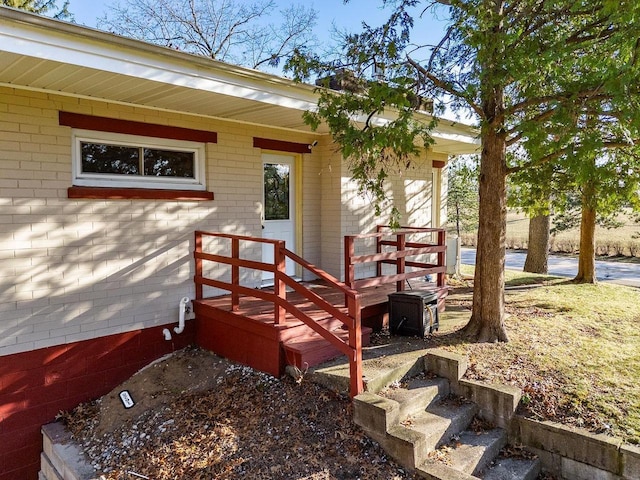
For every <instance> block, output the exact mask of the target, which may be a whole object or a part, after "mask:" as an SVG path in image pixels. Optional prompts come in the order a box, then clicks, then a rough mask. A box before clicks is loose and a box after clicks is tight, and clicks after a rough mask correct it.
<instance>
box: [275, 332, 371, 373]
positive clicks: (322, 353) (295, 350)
mask: <svg viewBox="0 0 640 480" xmlns="http://www.w3.org/2000/svg"><path fill="white" fill-rule="evenodd" d="M372 331H373V330H372V329H371V328H369V327H362V346H363V347H364V346H367V345H369V338H370V335H371V332H372ZM332 333H333V334H334V335H335V336H337V337H339V338H342V339H343V340H344V341H345V342H346V341H347V340H348V338H349V332H348V331H347V330H344V329H342V328H338V329H335V330H333V331H332ZM282 347H283V348H284V352H285V359H286V363H287V364H288V365H294V366H296V367H298V368H299V369H301V370H304V369H306V368H308V367H313V366H315V365H319V364H321V363H323V362H326V361H327V360H331V359H332V358H335V357H339V356H340V355H342V352H341V351H340V350H338V349H337V348H336V347H334V346H333V345H332V344H331V343H329V341H328V340H326V339H324V338H323V337H321V336H320V335H319V334H317V333H314V334H313V335H309V336H306V337H304V338H291V339H288V340H286V341H284V342H282Z"/></svg>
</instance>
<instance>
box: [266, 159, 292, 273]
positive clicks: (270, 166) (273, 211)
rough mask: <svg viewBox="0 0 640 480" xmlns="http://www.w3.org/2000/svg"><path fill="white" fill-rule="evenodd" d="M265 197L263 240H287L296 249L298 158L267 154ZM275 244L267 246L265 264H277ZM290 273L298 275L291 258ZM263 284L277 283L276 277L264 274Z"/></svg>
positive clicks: (289, 247)
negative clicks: (274, 262)
mask: <svg viewBox="0 0 640 480" xmlns="http://www.w3.org/2000/svg"><path fill="white" fill-rule="evenodd" d="M262 166H263V169H262V172H263V185H264V187H263V197H262V200H263V201H262V237H263V238H270V239H273V240H284V241H285V242H286V248H287V249H288V250H291V251H292V252H294V251H295V249H296V225H295V218H296V212H295V207H296V202H295V185H296V184H295V178H294V172H295V168H294V167H295V156H292V155H276V154H270V153H265V154H263V155H262ZM273 253H274V252H273V245H271V244H263V246H262V261H263V262H265V263H273ZM286 269H287V274H288V275H291V276H293V275H295V273H296V271H295V264H294V263H293V262H292V261H291V260H288V259H287V264H286ZM262 280H263V283H269V282H270V281H273V274H271V273H268V272H263V275H262Z"/></svg>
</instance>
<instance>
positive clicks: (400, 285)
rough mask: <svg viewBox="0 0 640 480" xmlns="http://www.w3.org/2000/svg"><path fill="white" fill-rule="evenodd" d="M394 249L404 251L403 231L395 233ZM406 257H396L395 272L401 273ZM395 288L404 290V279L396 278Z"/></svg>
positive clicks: (402, 272) (404, 239)
mask: <svg viewBox="0 0 640 480" xmlns="http://www.w3.org/2000/svg"><path fill="white" fill-rule="evenodd" d="M396 238H397V240H396V250H397V251H398V252H401V251H404V250H405V249H406V244H407V238H406V234H404V233H396ZM406 261H407V259H406V257H399V258H397V259H396V273H397V274H398V275H403V274H404V270H405V264H406ZM396 290H397V291H398V292H402V291H404V280H398V281H397V282H396Z"/></svg>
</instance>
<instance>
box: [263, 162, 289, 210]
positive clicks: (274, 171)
mask: <svg viewBox="0 0 640 480" xmlns="http://www.w3.org/2000/svg"><path fill="white" fill-rule="evenodd" d="M289 169H290V166H289V165H283V164H273V163H265V164H264V218H265V220H289V178H290V175H289Z"/></svg>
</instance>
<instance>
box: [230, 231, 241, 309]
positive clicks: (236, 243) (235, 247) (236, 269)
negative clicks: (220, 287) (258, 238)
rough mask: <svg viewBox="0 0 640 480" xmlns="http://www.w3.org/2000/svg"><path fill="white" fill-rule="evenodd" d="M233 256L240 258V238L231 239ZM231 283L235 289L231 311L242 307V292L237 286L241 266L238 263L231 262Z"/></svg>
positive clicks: (232, 293)
mask: <svg viewBox="0 0 640 480" xmlns="http://www.w3.org/2000/svg"><path fill="white" fill-rule="evenodd" d="M231 258H233V259H234V260H238V259H239V258H240V239H239V238H232V239H231ZM231 284H232V285H233V290H231V311H232V312H237V311H238V309H239V308H240V293H238V290H237V289H236V288H235V287H237V286H239V285H240V266H239V265H238V264H237V263H236V264H231Z"/></svg>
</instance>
